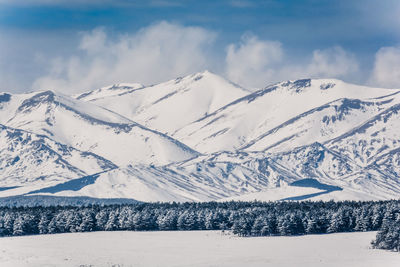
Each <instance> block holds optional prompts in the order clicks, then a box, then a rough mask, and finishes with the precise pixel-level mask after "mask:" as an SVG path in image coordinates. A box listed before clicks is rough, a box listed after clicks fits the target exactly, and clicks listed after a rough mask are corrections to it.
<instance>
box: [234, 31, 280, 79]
mask: <svg viewBox="0 0 400 267" xmlns="http://www.w3.org/2000/svg"><path fill="white" fill-rule="evenodd" d="M282 55H283V51H282V47H281V44H280V43H279V42H274V41H263V40H259V39H258V38H257V37H256V36H248V35H247V36H243V37H242V39H241V41H240V43H239V44H230V45H229V46H228V47H227V54H226V75H227V77H228V78H229V79H231V80H232V81H234V82H237V83H239V84H242V85H244V86H250V87H257V86H262V85H264V84H265V82H266V81H268V80H270V79H271V78H272V77H273V76H274V74H275V71H274V69H273V66H274V64H276V63H279V62H280V61H281V60H282Z"/></svg>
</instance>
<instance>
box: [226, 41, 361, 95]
mask: <svg viewBox="0 0 400 267" xmlns="http://www.w3.org/2000/svg"><path fill="white" fill-rule="evenodd" d="M358 71H359V67H358V62H357V60H356V58H355V57H354V55H352V54H351V53H349V52H347V51H345V50H344V49H343V48H341V47H339V46H334V47H331V48H328V49H324V50H314V51H313V52H312V55H310V57H309V59H308V60H305V62H301V63H294V62H293V61H292V58H288V57H285V51H284V49H283V48H282V46H281V44H280V43H279V42H276V41H267V40H260V39H258V38H257V37H256V36H245V37H243V38H242V40H241V41H240V43H239V44H231V45H229V46H228V48H227V55H226V75H227V77H228V78H229V79H231V80H232V81H234V82H236V83H239V84H241V85H243V86H248V87H263V86H265V85H267V84H269V83H272V82H278V81H282V80H288V79H300V78H347V77H352V76H354V75H356V74H357V72H358Z"/></svg>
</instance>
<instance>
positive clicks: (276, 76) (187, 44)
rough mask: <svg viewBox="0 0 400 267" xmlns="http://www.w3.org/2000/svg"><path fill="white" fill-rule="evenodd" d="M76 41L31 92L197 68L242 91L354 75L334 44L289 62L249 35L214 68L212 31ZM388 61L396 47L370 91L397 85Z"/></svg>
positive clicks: (156, 29) (167, 28)
mask: <svg viewBox="0 0 400 267" xmlns="http://www.w3.org/2000/svg"><path fill="white" fill-rule="evenodd" d="M80 35H81V38H80V41H79V44H78V45H77V47H76V52H75V54H73V55H71V56H66V57H55V58H52V59H51V60H50V61H49V64H48V66H47V68H48V72H47V73H46V74H45V75H42V76H41V77H39V78H37V79H36V80H35V82H34V83H33V89H35V90H39V89H54V90H59V91H64V92H68V93H73V92H79V91H83V90H88V89H94V88H98V87H102V86H105V85H108V84H113V83H117V82H140V83H143V84H147V85H149V84H153V83H157V82H160V81H164V80H167V79H172V78H175V77H177V76H183V75H187V74H189V73H194V72H197V71H201V70H204V69H210V70H211V71H214V72H216V73H219V74H222V75H224V76H225V77H227V78H228V79H230V80H232V81H233V82H236V83H238V84H240V85H242V86H245V87H249V88H260V87H263V86H265V85H267V84H269V83H272V82H277V81H281V80H287V79H298V78H308V77H311V78H339V79H345V80H346V79H349V78H350V77H351V76H355V75H357V74H358V73H359V72H360V69H359V62H358V60H357V58H356V57H355V56H354V55H353V54H352V53H351V52H349V51H346V50H345V49H343V48H342V47H340V46H333V47H329V48H326V49H321V50H314V51H312V53H311V54H309V55H306V56H305V59H303V60H302V61H300V62H299V61H298V62H295V61H294V60H293V59H292V58H291V57H290V56H289V55H288V53H287V51H286V50H285V48H284V45H283V44H282V43H281V42H279V41H276V40H262V39H260V38H259V37H258V36H256V35H254V34H251V33H246V34H244V35H243V36H242V37H241V39H240V40H239V41H238V42H237V43H231V44H229V45H227V46H226V47H225V50H224V54H222V58H223V59H224V60H223V61H224V63H223V64H221V63H220V62H219V61H220V58H221V57H218V56H217V55H216V52H215V45H216V43H217V42H218V33H217V32H214V31H211V30H208V29H205V28H202V27H191V26H183V25H180V24H176V23H171V22H166V21H162V22H159V23H155V24H152V25H150V26H148V27H145V28H141V29H140V30H138V31H137V32H135V33H134V34H123V35H118V36H114V35H112V34H110V33H109V32H108V31H107V29H106V28H102V27H98V28H95V29H93V30H91V31H87V32H82V33H80ZM396 56H398V51H397V50H396V48H383V49H381V50H379V51H378V52H377V55H376V62H375V68H374V71H373V76H372V77H373V78H370V79H371V81H373V82H374V83H375V84H376V85H378V86H388V87H396V86H400V84H399V82H400V79H399V78H398V77H397V76H398V75H397V74H396V73H392V74H389V73H388V71H387V68H393V66H394V65H395V64H397V62H398V61H396V60H395V57H396ZM393 58H394V59H393ZM389 59H393V60H391V61H390V60H389ZM397 68H398V66H397ZM383 73H388V74H383ZM385 75H389V76H390V77H389V78H388V77H386V76H385Z"/></svg>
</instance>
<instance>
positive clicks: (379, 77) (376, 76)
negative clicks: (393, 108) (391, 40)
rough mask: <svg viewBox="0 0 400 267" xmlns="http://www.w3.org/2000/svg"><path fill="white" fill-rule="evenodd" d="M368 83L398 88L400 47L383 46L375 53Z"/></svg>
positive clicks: (399, 81) (399, 80)
mask: <svg viewBox="0 0 400 267" xmlns="http://www.w3.org/2000/svg"><path fill="white" fill-rule="evenodd" d="M370 83H371V84H372V85H375V86H382V87H388V88H400V47H383V48H381V49H379V51H378V52H377V53H376V55H375V63H374V69H373V71H372V75H371V79H370Z"/></svg>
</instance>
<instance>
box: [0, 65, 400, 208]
mask: <svg viewBox="0 0 400 267" xmlns="http://www.w3.org/2000/svg"><path fill="white" fill-rule="evenodd" d="M399 116H400V90H396V89H381V88H369V87H365V86H357V85H352V84H347V83H345V82H343V81H340V80H334V79H315V80H310V79H303V80H297V81H287V82H281V83H277V84H274V85H270V86H267V87H266V88H264V89H261V90H258V91H255V92H250V91H248V90H246V89H243V88H241V87H240V86H237V85H235V84H233V83H231V82H229V81H227V80H225V79H223V78H221V77H219V76H217V75H215V74H213V73H210V72H208V71H205V72H201V73H196V74H193V75H189V76H186V77H183V78H178V79H175V80H171V81H168V82H165V83H161V84H158V85H152V86H143V85H140V84H116V85H112V86H108V87H103V88H101V89H97V90H94V91H90V92H86V93H83V94H79V95H74V96H72V97H70V96H66V95H62V94H59V93H55V92H52V91H42V92H33V93H28V94H18V95H13V94H8V93H3V94H1V93H0V145H1V146H0V151H1V155H0V196H13V195H22V194H27V195H32V194H41V195H54V196H89V197H95V198H133V199H136V200H140V201H207V200H230V199H243V200H252V199H254V198H256V199H260V200H281V199H292V200H302V199H323V200H329V199H337V200H342V199H360V200H367V199H389V198H399V197H400V179H399V175H400V134H399V132H400V124H399V122H400V118H399Z"/></svg>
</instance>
